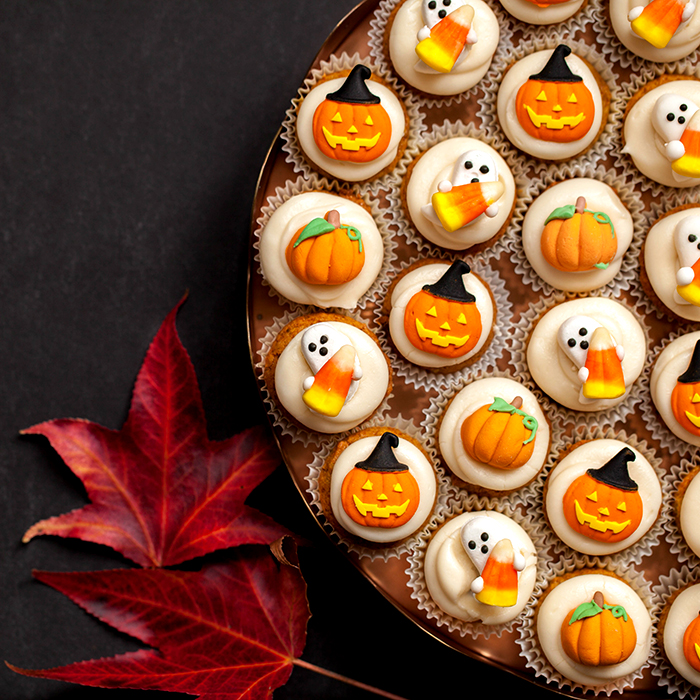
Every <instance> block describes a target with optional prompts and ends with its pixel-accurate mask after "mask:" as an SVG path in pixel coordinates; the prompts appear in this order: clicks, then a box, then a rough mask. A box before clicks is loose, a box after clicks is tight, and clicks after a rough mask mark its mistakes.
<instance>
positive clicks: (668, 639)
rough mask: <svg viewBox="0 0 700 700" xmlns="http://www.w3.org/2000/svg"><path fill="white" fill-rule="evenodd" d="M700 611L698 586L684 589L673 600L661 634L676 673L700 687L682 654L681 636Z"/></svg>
mask: <svg viewBox="0 0 700 700" xmlns="http://www.w3.org/2000/svg"><path fill="white" fill-rule="evenodd" d="M698 610H700V584H698V583H696V584H695V585H693V586H688V587H687V588H684V589H683V590H682V591H681V592H680V593H679V594H678V595H677V596H676V597H675V598H674V600H673V602H672V603H671V607H670V608H669V610H668V613H667V615H666V621H665V623H664V632H663V644H664V652H665V653H666V656H667V657H668V660H669V661H670V662H671V664H672V665H673V667H674V668H675V669H676V671H678V673H680V674H681V676H683V678H685V679H686V680H687V681H688V682H690V683H692V684H693V685H695V686H700V672H698V671H696V670H695V669H694V668H693V667H692V666H691V665H690V664H689V663H688V660H687V659H686V658H685V654H684V653H683V635H684V634H685V630H686V629H687V628H688V625H689V624H690V623H691V622H692V621H693V620H695V618H696V617H697V616H698Z"/></svg>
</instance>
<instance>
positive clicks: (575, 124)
mask: <svg viewBox="0 0 700 700" xmlns="http://www.w3.org/2000/svg"><path fill="white" fill-rule="evenodd" d="M570 53H571V49H570V48H569V47H568V46H565V45H564V44H560V45H559V46H557V48H556V49H554V52H553V53H552V55H551V57H550V59H549V61H548V62H547V65H546V66H545V67H544V68H543V69H542V71H540V72H539V73H537V74H536V75H531V76H530V77H529V79H528V80H527V81H526V82H525V83H523V84H522V85H521V86H520V89H519V90H518V94H517V95H516V97H515V114H516V116H517V118H518V122H519V123H520V125H521V126H522V128H523V129H524V130H525V132H526V133H527V134H529V135H530V136H532V137H533V138H536V139H539V140H541V141H555V142H557V143H570V142H571V141H578V140H579V139H582V138H583V137H584V136H585V135H586V134H587V133H588V132H589V130H590V128H591V126H593V121H594V117H595V102H594V101H593V95H592V94H591V91H590V90H589V89H588V88H587V87H586V85H585V84H584V82H583V78H581V76H579V75H576V74H575V73H573V72H572V71H571V69H570V68H569V66H568V65H567V63H566V60H565V59H566V56H568V55H569V54H570Z"/></svg>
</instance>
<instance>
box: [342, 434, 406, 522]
mask: <svg viewBox="0 0 700 700" xmlns="http://www.w3.org/2000/svg"><path fill="white" fill-rule="evenodd" d="M398 446H399V438H398V436H397V435H396V434H395V433H391V432H386V433H382V436H381V437H380V438H379V441H378V442H377V444H376V445H375V447H374V449H373V450H372V453H371V454H370V455H369V457H368V458H367V459H365V460H363V461H361V462H358V463H357V464H356V465H355V466H354V467H353V468H352V469H351V470H350V471H349V472H348V473H347V475H346V476H345V478H344V479H343V483H342V486H341V490H340V498H341V503H342V505H343V510H344V511H345V512H346V513H347V515H348V516H349V517H350V518H352V520H354V521H355V522H356V523H358V524H359V525H364V526H366V527H381V528H394V527H400V526H401V525H405V524H406V523H407V522H408V521H409V520H410V519H411V518H412V517H413V516H414V515H415V513H416V510H417V509H418V504H419V503H420V488H419V486H418V482H417V481H416V479H415V477H414V476H413V474H411V472H410V471H409V469H408V467H407V466H406V465H405V464H401V463H399V461H398V460H397V459H396V455H395V454H394V449H396V448H397V447H398Z"/></svg>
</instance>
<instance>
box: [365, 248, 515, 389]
mask: <svg viewBox="0 0 700 700" xmlns="http://www.w3.org/2000/svg"><path fill="white" fill-rule="evenodd" d="M462 257H463V258H466V259H467V262H468V263H469V266H470V267H471V270H472V272H474V273H476V274H477V275H478V276H479V277H480V278H481V279H482V280H483V281H484V282H485V283H486V284H487V285H488V287H489V289H490V290H491V294H492V296H493V303H494V307H495V309H496V311H495V314H494V325H493V337H492V338H491V341H490V343H489V344H488V346H487V347H486V348H485V349H484V351H483V352H482V353H481V355H480V356H479V357H478V358H477V359H476V360H475V361H474V362H473V363H472V364H470V365H467V366H466V367H463V368H462V369H458V370H455V371H454V372H435V371H434V370H431V369H429V368H426V367H420V366H419V365H414V364H413V363H411V362H409V361H408V360H406V359H405V358H404V357H403V355H401V354H400V353H399V352H398V350H396V348H395V347H394V345H393V343H392V342H391V334H390V333H389V327H388V326H389V324H388V323H382V322H381V321H379V319H381V317H382V309H381V307H380V306H378V307H377V308H376V309H375V316H376V320H377V328H376V330H375V333H376V335H377V337H378V338H379V342H380V344H381V346H382V349H383V350H384V352H385V353H386V355H387V356H388V357H389V360H390V361H391V366H392V368H393V370H394V374H395V376H398V377H401V378H402V379H403V380H404V381H405V382H406V383H407V384H413V385H414V386H415V387H416V389H421V388H422V389H439V390H441V391H442V390H444V388H445V387H449V386H454V385H456V384H459V383H461V382H464V381H466V380H468V379H469V378H471V377H472V376H474V373H475V372H477V371H488V370H493V369H495V368H496V365H497V362H498V360H499V359H500V358H501V357H502V356H503V351H504V350H505V349H506V345H507V340H508V336H509V334H510V332H511V331H510V329H511V327H512V322H513V321H512V309H513V305H512V304H511V302H510V300H509V297H508V290H507V289H506V284H505V281H504V280H503V278H501V276H500V275H499V274H498V272H497V271H496V270H495V269H494V268H491V267H490V266H489V265H488V263H484V261H483V260H482V259H481V258H480V257H479V256H475V257H469V256H455V257H453V258H444V257H438V256H434V258H435V261H436V262H445V263H447V264H449V263H451V262H452V261H453V260H454V259H456V258H462ZM417 260H418V258H414V259H411V260H409V261H407V262H404V263H403V264H402V265H401V267H400V269H398V270H397V271H396V274H397V275H398V274H400V273H401V272H402V271H403V270H405V269H406V268H408V267H410V266H411V265H412V264H414V263H415V262H416V261H417ZM393 279H394V277H392V278H391V279H390V280H389V282H391V281H393ZM386 294H387V291H386V289H385V290H384V295H386Z"/></svg>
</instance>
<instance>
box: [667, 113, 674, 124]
mask: <svg viewBox="0 0 700 700" xmlns="http://www.w3.org/2000/svg"><path fill="white" fill-rule="evenodd" d="M666 119H667V121H670V122H672V121H674V120H675V119H676V115H675V114H674V113H673V112H669V113H668V114H667V115H666Z"/></svg>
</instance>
